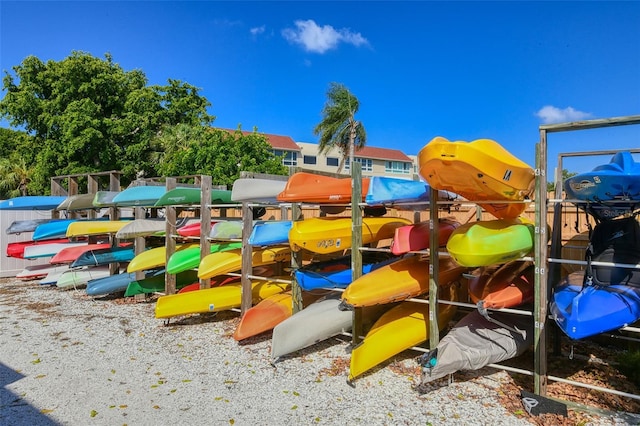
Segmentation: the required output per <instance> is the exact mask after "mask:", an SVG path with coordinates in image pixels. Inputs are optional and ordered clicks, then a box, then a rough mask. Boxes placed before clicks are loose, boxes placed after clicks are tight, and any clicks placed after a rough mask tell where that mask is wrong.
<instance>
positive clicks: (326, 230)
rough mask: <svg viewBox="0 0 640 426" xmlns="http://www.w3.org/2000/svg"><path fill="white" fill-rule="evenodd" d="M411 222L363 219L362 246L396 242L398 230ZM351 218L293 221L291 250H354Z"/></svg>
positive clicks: (376, 218)
mask: <svg viewBox="0 0 640 426" xmlns="http://www.w3.org/2000/svg"><path fill="white" fill-rule="evenodd" d="M411 223H412V222H411V221H410V220H408V219H404V218H400V217H365V218H362V244H369V243H373V242H376V241H380V240H384V239H387V238H393V236H394V234H395V230H396V228H398V227H400V226H405V225H410V224H411ZM351 230H352V219H351V218H350V217H313V218H308V219H304V220H300V221H294V222H293V225H292V227H291V230H290V231H289V244H290V246H291V249H292V250H294V251H299V250H301V249H306V250H309V251H311V252H314V253H320V254H326V253H335V252H337V251H342V250H345V249H348V248H351V234H352V232H351Z"/></svg>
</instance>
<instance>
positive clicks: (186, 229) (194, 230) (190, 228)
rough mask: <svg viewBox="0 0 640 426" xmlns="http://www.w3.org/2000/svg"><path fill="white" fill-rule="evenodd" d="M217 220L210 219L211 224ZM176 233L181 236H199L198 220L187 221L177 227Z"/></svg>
mask: <svg viewBox="0 0 640 426" xmlns="http://www.w3.org/2000/svg"><path fill="white" fill-rule="evenodd" d="M217 222H218V221H217V220H212V221H211V226H213V224H214V223H217ZM177 232H178V235H180V236H182V237H199V236H200V222H194V223H189V224H187V225H185V226H183V227H181V228H178V229H177Z"/></svg>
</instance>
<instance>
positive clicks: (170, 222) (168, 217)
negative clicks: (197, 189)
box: [164, 178, 177, 294]
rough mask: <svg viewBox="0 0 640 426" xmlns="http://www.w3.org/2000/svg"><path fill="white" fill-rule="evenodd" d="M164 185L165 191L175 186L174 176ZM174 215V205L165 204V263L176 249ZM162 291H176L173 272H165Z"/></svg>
mask: <svg viewBox="0 0 640 426" xmlns="http://www.w3.org/2000/svg"><path fill="white" fill-rule="evenodd" d="M165 185H166V188H167V191H170V190H172V189H174V188H175V187H176V178H167V180H166V181H165ZM176 217H177V216H176V208H175V207H174V206H167V207H166V208H165V221H166V227H165V250H166V258H165V259H166V262H167V263H168V262H169V258H170V257H171V256H172V255H173V253H175V251H176V240H175V239H174V238H173V236H174V235H175V234H176ZM165 264H166V263H165ZM164 291H165V293H166V294H174V293H175V292H176V275H175V274H169V273H165V282H164Z"/></svg>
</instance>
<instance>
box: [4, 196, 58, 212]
mask: <svg viewBox="0 0 640 426" xmlns="http://www.w3.org/2000/svg"><path fill="white" fill-rule="evenodd" d="M66 199H67V197H66V196H57V195H26V196H23V197H15V198H10V199H8V200H4V201H0V210H53V209H55V208H56V207H58V206H59V205H60V203H61V202H63V201H64V200H66Z"/></svg>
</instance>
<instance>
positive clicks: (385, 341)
mask: <svg viewBox="0 0 640 426" xmlns="http://www.w3.org/2000/svg"><path fill="white" fill-rule="evenodd" d="M457 288H458V286H457V285H455V284H453V285H450V286H449V287H448V288H447V287H445V288H442V289H441V291H440V292H441V295H440V299H442V300H450V301H457V299H458V293H457ZM455 312H456V307H455V306H454V305H447V304H443V303H439V304H438V313H437V320H438V329H439V330H443V329H444V328H445V327H446V326H447V325H448V323H449V321H451V319H452V318H453V315H454V314H455ZM429 317H430V314H429V305H427V304H425V303H419V302H402V303H401V304H399V305H397V306H394V307H393V308H391V309H390V310H388V311H387V312H385V313H384V314H382V316H381V317H380V318H379V319H378V321H376V322H375V323H374V324H373V327H371V330H369V332H368V333H367V335H366V336H365V338H364V340H363V341H362V342H361V343H360V344H359V345H357V346H356V347H355V348H353V350H352V351H351V363H350V365H349V381H352V380H354V379H355V378H356V377H358V376H360V375H361V374H363V373H364V372H366V371H368V370H370V369H372V368H373V367H375V366H376V365H378V364H380V363H382V362H384V361H386V360H388V359H389V358H391V357H393V356H394V355H397V354H399V353H400V352H402V351H404V350H407V349H409V348H412V347H414V346H417V345H419V344H421V343H423V342H425V341H426V340H427V339H429V328H430V327H429Z"/></svg>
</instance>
